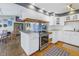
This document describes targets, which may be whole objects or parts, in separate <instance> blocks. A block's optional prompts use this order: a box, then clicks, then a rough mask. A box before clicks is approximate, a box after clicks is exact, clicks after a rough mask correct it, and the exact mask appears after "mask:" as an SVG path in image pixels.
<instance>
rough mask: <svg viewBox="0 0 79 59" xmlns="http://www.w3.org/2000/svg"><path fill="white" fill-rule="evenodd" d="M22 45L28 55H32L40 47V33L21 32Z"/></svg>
mask: <svg viewBox="0 0 79 59" xmlns="http://www.w3.org/2000/svg"><path fill="white" fill-rule="evenodd" d="M21 46H22V48H23V49H24V51H25V52H26V54H27V55H31V54H32V53H34V52H36V51H37V50H38V49H39V33H24V32H21Z"/></svg>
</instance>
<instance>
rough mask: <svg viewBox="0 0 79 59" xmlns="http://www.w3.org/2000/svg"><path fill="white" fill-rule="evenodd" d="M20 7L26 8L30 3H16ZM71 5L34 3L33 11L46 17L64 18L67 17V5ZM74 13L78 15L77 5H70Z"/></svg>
mask: <svg viewBox="0 0 79 59" xmlns="http://www.w3.org/2000/svg"><path fill="white" fill-rule="evenodd" d="M18 4H19V5H21V6H24V7H27V8H28V6H27V5H29V4H32V3H18ZM69 4H71V3H34V4H33V6H34V7H35V8H36V9H35V11H37V12H40V13H43V14H45V15H48V16H53V15H54V14H55V15H56V16H65V15H68V13H69V10H68V9H67V5H69ZM72 5H73V7H74V8H75V10H77V12H76V13H79V3H72Z"/></svg>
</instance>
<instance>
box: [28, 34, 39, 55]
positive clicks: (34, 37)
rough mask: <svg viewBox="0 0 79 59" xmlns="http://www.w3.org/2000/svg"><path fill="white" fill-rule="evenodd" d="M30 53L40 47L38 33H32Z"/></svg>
mask: <svg viewBox="0 0 79 59" xmlns="http://www.w3.org/2000/svg"><path fill="white" fill-rule="evenodd" d="M29 46H30V54H32V53H34V52H36V51H37V50H38V49H39V36H38V33H31V34H30V43H29Z"/></svg>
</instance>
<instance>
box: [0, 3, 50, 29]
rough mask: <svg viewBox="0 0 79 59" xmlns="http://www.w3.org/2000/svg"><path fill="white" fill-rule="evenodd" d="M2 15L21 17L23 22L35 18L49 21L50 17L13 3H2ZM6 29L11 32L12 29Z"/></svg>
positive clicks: (0, 10)
mask: <svg viewBox="0 0 79 59" xmlns="http://www.w3.org/2000/svg"><path fill="white" fill-rule="evenodd" d="M0 15H9V16H20V18H21V19H22V20H23V19H24V18H33V19H40V20H45V21H49V16H47V15H44V14H41V13H38V12H36V11H33V10H30V9H27V8H25V7H22V6H19V5H17V4H11V3H0ZM0 29H1V28H0ZM6 29H7V30H11V28H6Z"/></svg>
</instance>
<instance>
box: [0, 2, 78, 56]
mask: <svg viewBox="0 0 79 59" xmlns="http://www.w3.org/2000/svg"><path fill="white" fill-rule="evenodd" d="M51 5H52V6H51ZM78 5H79V4H78V3H73V4H68V3H63V4H62V3H55V4H54V3H35V4H31V3H11V4H9V3H3V4H0V55H2V56H5V55H7V56H8V55H11V56H13V55H15V56H16V55H19V56H22V55H23V56H29V55H35V56H36V55H39V56H41V55H40V54H42V56H59V55H60V52H61V51H64V53H63V54H62V55H63V56H69V55H78V56H79V40H78V38H79V37H78V36H79V33H78V32H79V20H78V19H79V10H78V7H77V6H78ZM49 6H51V7H49ZM54 6H55V7H56V8H55V7H54ZM42 8H45V9H46V10H44V9H42ZM57 8H58V9H57ZM65 8H67V9H68V11H69V12H68V11H67V9H65ZM73 8H75V10H72V9H73ZM47 10H48V11H49V10H51V12H48V11H47ZM62 10H64V12H62ZM52 11H53V12H52ZM60 11H61V12H60ZM74 11H75V12H74ZM54 12H55V13H54ZM73 12H74V13H73ZM11 42H12V43H11ZM49 46H51V48H49ZM52 46H55V47H54V48H52ZM61 46H62V47H61ZM4 48H5V49H4ZM65 48H66V49H67V50H66V49H65ZM44 49H47V50H46V51H44V54H43V52H42V50H44ZM54 49H57V50H58V52H57V51H56V53H58V54H56V53H55V52H52V51H53V50H54ZM68 49H69V51H70V50H71V52H69V51H68ZM9 50H10V51H12V52H10V51H9ZM49 50H51V51H49ZM72 51H74V52H75V53H73V52H72ZM15 52H16V53H15ZM60 56H61V55H60Z"/></svg>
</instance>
